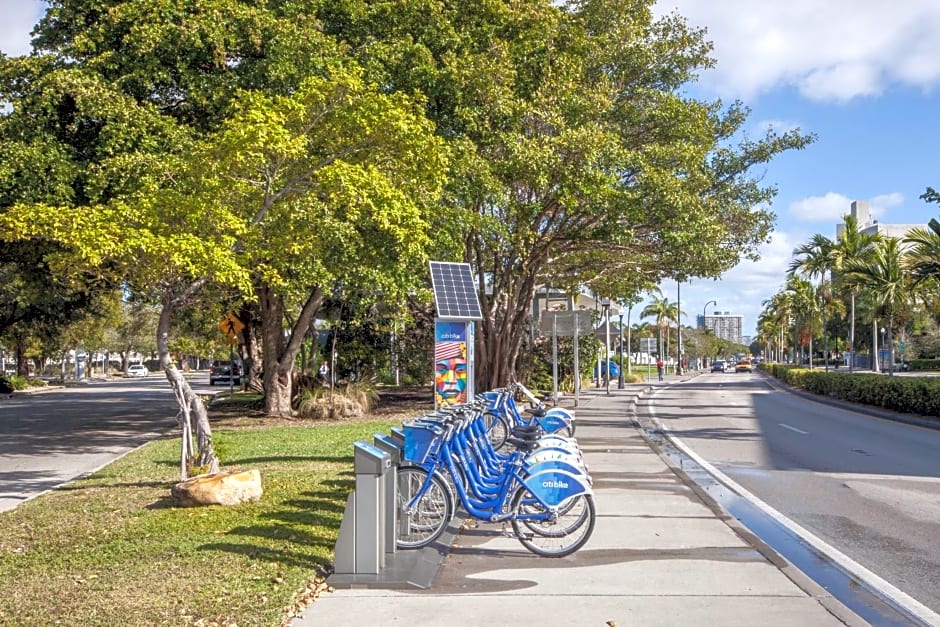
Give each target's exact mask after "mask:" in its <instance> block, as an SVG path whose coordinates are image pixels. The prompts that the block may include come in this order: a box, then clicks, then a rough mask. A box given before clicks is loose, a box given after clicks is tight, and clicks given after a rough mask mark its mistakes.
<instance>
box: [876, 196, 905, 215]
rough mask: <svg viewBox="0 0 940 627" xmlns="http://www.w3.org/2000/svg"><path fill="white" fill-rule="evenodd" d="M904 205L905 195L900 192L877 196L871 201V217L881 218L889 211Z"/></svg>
mask: <svg viewBox="0 0 940 627" xmlns="http://www.w3.org/2000/svg"><path fill="white" fill-rule="evenodd" d="M903 204H904V195H903V194H901V193H900V192H894V193H891V194H882V195H881V196H875V197H874V198H872V199H871V215H872V216H873V217H875V218H881V217H883V216H885V215H887V213H888V210H889V209H893V208H894V207H900V206H902V205H903Z"/></svg>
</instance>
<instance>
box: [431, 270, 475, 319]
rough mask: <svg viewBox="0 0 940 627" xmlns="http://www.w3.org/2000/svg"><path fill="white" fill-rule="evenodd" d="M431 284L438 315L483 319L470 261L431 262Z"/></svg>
mask: <svg viewBox="0 0 940 627" xmlns="http://www.w3.org/2000/svg"><path fill="white" fill-rule="evenodd" d="M431 285H432V286H433V287H434V304H435V306H436V307H437V317H438V318H441V319H443V320H482V319H483V312H482V310H481V309H480V299H479V298H478V297H477V291H476V286H475V284H474V282H473V273H472V272H470V264H469V263H449V262H445V261H432V262H431Z"/></svg>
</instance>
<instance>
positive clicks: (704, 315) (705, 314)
mask: <svg viewBox="0 0 940 627" xmlns="http://www.w3.org/2000/svg"><path fill="white" fill-rule="evenodd" d="M717 304H718V301H717V300H710V301H708V302H707V303H705V306H704V307H702V334H703V335H704V334H705V331H707V330H708V325H707V324H705V318H707V317H708V311H707V310H708V306H709V305H717ZM706 339H707V338H706ZM705 357H706V356H705V355H702V365H703V366H705V367H706V368H707V367H708V364H706V363H705V361H706V359H705Z"/></svg>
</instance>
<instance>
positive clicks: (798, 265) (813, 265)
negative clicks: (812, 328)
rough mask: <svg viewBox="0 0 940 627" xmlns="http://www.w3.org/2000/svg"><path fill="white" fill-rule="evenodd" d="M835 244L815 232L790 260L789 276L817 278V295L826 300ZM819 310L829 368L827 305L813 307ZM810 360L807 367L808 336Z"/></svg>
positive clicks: (811, 359)
mask: <svg viewBox="0 0 940 627" xmlns="http://www.w3.org/2000/svg"><path fill="white" fill-rule="evenodd" d="M833 248H835V244H834V243H833V241H832V240H831V239H829V238H828V237H826V236H825V235H820V234H818V233H817V234H816V235H813V237H811V238H810V240H809V241H808V242H806V243H804V244H802V245H801V246H799V247H797V248H796V249H794V251H793V255H794V257H795V259H793V261H791V262H790V268H789V271H788V274H789V275H790V276H801V277H803V278H807V279H810V280H812V279H815V278H817V277H818V278H819V280H820V281H819V289H817V290H815V291H816V292H817V294H818V295H819V297H820V298H821V299H822V300H823V301H826V300H828V299H829V290H828V288H827V286H826V273H827V272H830V271H831V269H832V266H833V263H832V250H833ZM813 309H814V310H816V311H819V313H820V315H821V316H822V330H823V335H824V343H825V346H824V349H823V350H824V353H825V359H826V370H828V369H829V334H828V333H826V319H825V314H826V312H827V311H828V307H827V306H826V305H825V303H824V304H823V306H822V307H813ZM809 341H810V344H809V346H810V348H809V351H810V361H809V367H810V368H812V367H813V338H812V336H810V340H809Z"/></svg>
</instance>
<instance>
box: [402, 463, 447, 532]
mask: <svg viewBox="0 0 940 627" xmlns="http://www.w3.org/2000/svg"><path fill="white" fill-rule="evenodd" d="M427 479H428V472H427V471H426V470H424V469H423V468H418V467H408V466H406V467H402V468H399V469H398V476H397V483H398V521H397V528H396V534H395V540H396V542H395V544H396V545H397V546H398V548H400V549H417V548H420V547H422V546H427V545H428V544H431V543H432V542H434V541H435V540H437V539H438V537H440V535H441V534H442V533H444V529H446V528H447V523H448V522H450V519H451V517H452V515H453V504H452V501H451V499H452V498H453V497H452V495H451V494H450V490H449V489H448V487H447V484H446V483H445V482H444V480H443V479H442V478H441V476H440V475H437V474H433V475H431V478H430V479H431V480H430V483H428V485H427V488H426V489H425V490H424V491H423V492H422V491H421V490H422V486H424V484H425V482H426V481H427ZM419 494H420V496H418V495H419ZM416 496H418V498H417V501H416V502H415V503H414V505H413V506H412V507H411V508H410V509H409V508H408V504H409V503H410V502H411V501H412V500H413V499H414V498H415V497H416Z"/></svg>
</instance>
